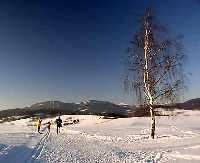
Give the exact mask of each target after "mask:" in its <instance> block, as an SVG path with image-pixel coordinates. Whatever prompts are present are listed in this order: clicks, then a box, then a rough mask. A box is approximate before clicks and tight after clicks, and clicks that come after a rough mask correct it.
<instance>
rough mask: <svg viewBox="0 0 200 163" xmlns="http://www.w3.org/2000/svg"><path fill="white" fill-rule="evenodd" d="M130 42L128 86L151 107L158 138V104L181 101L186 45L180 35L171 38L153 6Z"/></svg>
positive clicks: (146, 13) (153, 127)
mask: <svg viewBox="0 0 200 163" xmlns="http://www.w3.org/2000/svg"><path fill="white" fill-rule="evenodd" d="M130 43H131V45H130V47H129V48H128V55H127V57H126V60H125V61H126V62H125V66H126V75H125V80H124V84H125V88H126V90H130V91H132V92H133V93H134V95H135V97H136V99H137V104H140V105H144V106H146V108H148V109H149V112H150V115H151V133H150V136H151V138H153V139H154V137H155V108H156V106H157V105H164V104H169V103H173V102H175V101H177V100H178V98H179V97H180V95H181V94H182V93H183V90H184V88H185V86H184V73H183V72H184V71H183V63H184V60H185V59H184V58H185V55H184V53H183V46H182V42H181V38H180V37H177V38H173V39H170V36H169V33H168V32H167V30H166V29H165V28H164V27H163V26H161V25H158V24H156V21H155V17H154V15H153V12H152V9H150V8H149V9H146V11H145V14H144V16H143V17H142V20H141V28H140V30H139V31H138V32H137V33H136V34H135V35H134V38H133V40H132V41H131V42H130Z"/></svg>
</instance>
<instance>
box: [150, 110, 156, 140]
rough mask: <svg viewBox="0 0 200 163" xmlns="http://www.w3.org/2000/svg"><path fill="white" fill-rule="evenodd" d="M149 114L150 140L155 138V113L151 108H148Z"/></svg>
mask: <svg viewBox="0 0 200 163" xmlns="http://www.w3.org/2000/svg"><path fill="white" fill-rule="evenodd" d="M150 114H151V135H150V136H151V138H152V139H154V137H155V128H156V117H155V112H154V109H153V107H152V106H150Z"/></svg>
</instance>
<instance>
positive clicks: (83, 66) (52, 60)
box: [0, 0, 200, 109]
mask: <svg viewBox="0 0 200 163" xmlns="http://www.w3.org/2000/svg"><path fill="white" fill-rule="evenodd" d="M148 5H149V1H147V0H137V1H136V0H123V1H122V0H84V1H82V0H67V1H66V0H59V1H54V0H32V1H31V0H30V1H24V0H23V1H22V0H18V1H11V0H7V1H1V2H0V20H1V23H0V76H1V77H0V106H2V107H1V109H5V108H15V107H23V106H27V105H30V104H32V103H35V102H38V101H45V100H51V99H55V100H61V101H65V102H78V101H80V100H82V99H97V100H108V101H113V102H116V103H120V102H125V103H129V104H132V103H133V102H132V101H133V100H132V97H131V96H128V95H126V94H125V93H124V91H123V84H122V75H123V64H122V57H123V55H125V50H126V48H127V47H128V46H129V40H131V39H132V37H133V35H134V32H135V31H136V30H137V29H138V27H139V26H138V25H139V24H138V21H137V20H138V16H139V15H142V14H143V12H144V9H145V7H147V6H148ZM154 8H155V11H156V15H157V19H158V21H159V22H160V23H161V24H163V25H166V26H167V27H168V28H169V29H170V30H171V32H172V33H173V34H174V35H179V34H182V35H184V45H185V49H186V53H187V55H188V62H187V66H186V72H187V73H192V75H190V84H189V85H188V91H187V92H186V94H185V100H187V99H190V98H196V97H200V94H199V91H200V86H199V81H200V75H199V74H200V73H199V69H200V64H199V61H200V54H199V51H200V30H199V29H200V21H199V20H200V3H198V1H197V0H191V1H188V0H176V1H174V0H168V1H166V2H164V1H158V0H155V1H154Z"/></svg>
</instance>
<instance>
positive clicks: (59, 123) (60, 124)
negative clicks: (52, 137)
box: [56, 116, 62, 134]
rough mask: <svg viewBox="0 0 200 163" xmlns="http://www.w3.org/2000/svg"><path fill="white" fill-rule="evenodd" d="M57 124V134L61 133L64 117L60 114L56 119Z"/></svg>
mask: <svg viewBox="0 0 200 163" xmlns="http://www.w3.org/2000/svg"><path fill="white" fill-rule="evenodd" d="M56 125H57V134H58V133H60V127H62V119H61V118H60V116H59V117H58V118H57V119H56Z"/></svg>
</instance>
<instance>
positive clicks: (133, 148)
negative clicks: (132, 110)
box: [0, 116, 200, 163]
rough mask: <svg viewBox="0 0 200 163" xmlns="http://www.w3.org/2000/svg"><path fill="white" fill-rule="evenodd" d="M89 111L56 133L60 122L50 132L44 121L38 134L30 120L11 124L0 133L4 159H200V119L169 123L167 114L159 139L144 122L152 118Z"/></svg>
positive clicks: (111, 162)
mask: <svg viewBox="0 0 200 163" xmlns="http://www.w3.org/2000/svg"><path fill="white" fill-rule="evenodd" d="M85 117H86V119H82V120H81V122H80V124H77V125H72V126H64V127H63V128H62V130H61V133H60V134H56V132H55V127H53V128H52V129H51V132H50V133H48V132H47V131H46V127H44V128H43V130H42V132H43V134H38V133H36V132H35V128H33V126H32V128H31V125H30V126H28V125H27V126H28V127H27V126H26V127H27V132H26V131H23V129H22V130H21V131H20V130H19V131H18V130H16V133H12V132H11V131H12V129H11V130H10V132H7V131H6V132H5V133H0V163H95V162H96V163H174V162H175V163H188V162H192V163H196V162H200V130H199V127H198V124H199V121H196V120H195V122H190V123H191V124H190V125H189V124H187V125H186V126H184V125H185V124H186V123H185V124H184V122H185V119H184V118H183V119H181V118H180V120H179V119H178V118H177V119H176V121H175V122H174V120H173V121H172V122H171V121H170V120H169V119H167V120H169V122H170V123H171V124H168V123H166V119H165V117H163V118H161V119H160V120H159V119H158V121H160V122H159V123H160V126H158V128H157V132H158V134H157V136H156V139H155V140H150V139H149V136H148V132H149V130H148V129H147V128H148V126H146V124H145V123H147V122H148V121H147V119H148V118H147V119H145V118H140V119H138V118H130V119H129V118H128V119H116V120H101V119H99V118H98V117H95V116H93V117H91V116H89V118H91V119H90V120H87V118H88V117H87V116H85ZM187 118H188V117H186V119H187ZM195 118H196V119H198V117H195ZM144 120H145V121H144ZM193 120H194V119H193ZM187 121H188V120H187ZM18 122H20V121H18ZM22 122H23V121H22ZM143 122H145V123H143ZM188 122H189V121H188ZM20 123H21V122H20ZM23 123H24V122H23ZM182 123H183V124H184V125H183V124H182ZM16 124H17V123H16ZM196 124H197V125H196ZM1 125H2V124H1ZM1 125H0V131H1V127H2V126H1ZM7 125H9V124H7ZM18 125H19V124H18ZM5 126H6V125H5ZM12 126H13V127H15V124H13V125H11V126H9V127H10V128H11V127H12ZM19 126H20V125H19ZM17 127H18V126H17ZM21 127H22V126H21ZM13 129H14V128H13ZM33 131H34V132H33Z"/></svg>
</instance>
